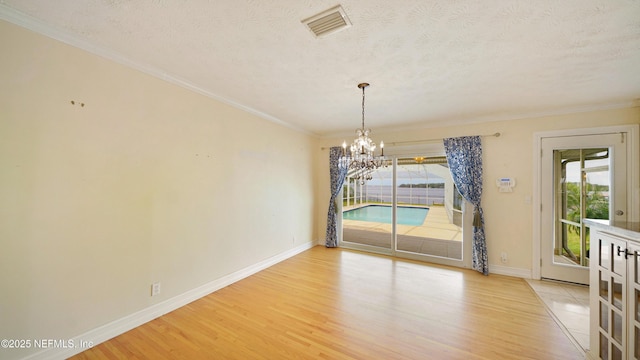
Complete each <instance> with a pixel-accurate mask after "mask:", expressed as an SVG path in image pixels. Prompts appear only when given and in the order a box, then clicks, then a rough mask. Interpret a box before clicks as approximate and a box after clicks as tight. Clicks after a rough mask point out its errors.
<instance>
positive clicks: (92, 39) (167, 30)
mask: <svg viewBox="0 0 640 360" xmlns="http://www.w3.org/2000/svg"><path fill="white" fill-rule="evenodd" d="M336 4H337V3H335V2H334V0H331V1H325V0H274V1H265V0H189V1H186V0H181V1H179V0H173V1H172V0H140V1H126V0H56V1H50V0H0V19H5V20H9V21H11V22H14V23H17V24H19V25H22V26H26V27H29V28H32V29H34V30H36V31H39V32H42V33H44V34H45V35H49V36H52V37H54V38H58V39H61V40H63V41H66V42H68V43H71V44H73V45H76V46H80V47H83V48H85V49H88V50H90V51H93V52H97V53H99V54H100V55H102V56H106V57H110V58H112V59H115V60H117V61H120V62H123V63H126V64H127V65H131V66H133V67H135V68H138V69H140V70H143V71H146V72H149V73H152V74H154V75H157V76H160V77H163V78H165V79H168V80H170V81H174V82H177V83H180V84H182V85H183V86H187V87H189V88H191V89H194V90H196V91H199V92H201V93H205V94H208V95H210V96H213V97H215V98H218V99H222V100H224V101H226V102H229V103H232V104H235V105H236V106H240V107H242V108H245V109H247V110H249V111H252V112H254V113H258V114H260V115H262V116H263V117H265V118H267V119H270V120H274V121H276V122H281V123H284V124H287V125H288V126H290V127H293V128H296V129H302V130H305V131H307V132H309V133H313V134H316V135H320V136H328V135H335V134H342V133H345V132H352V131H353V129H355V128H357V127H359V126H360V121H361V108H360V106H361V100H362V99H361V96H362V93H361V91H360V89H358V88H357V84H358V83H360V82H369V83H371V86H370V87H369V88H367V90H366V125H367V127H371V128H373V130H374V133H375V132H376V130H380V129H382V128H386V129H390V128H413V127H429V126H442V125H455V124H464V123H468V122H478V121H488V120H494V119H500V120H502V119H514V118H520V117H526V116H534V115H540V114H552V113H562V112H570V111H580V110H586V109H595V108H606V107H614V106H625V105H629V104H631V103H632V102H633V101H634V100H636V101H637V99H638V98H640V1H638V0H535V1H531V0H473V1H472V0H458V1H453V0H415V1H408V0H396V1H389V0H343V1H341V2H340V5H342V7H343V8H344V10H345V12H346V14H347V16H348V17H349V19H350V20H351V23H352V24H353V26H352V27H350V28H348V29H345V30H342V31H340V32H337V33H334V34H331V35H329V36H326V37H323V38H315V37H314V35H313V34H312V33H311V32H310V31H309V30H308V29H307V28H306V27H305V26H304V25H303V24H302V23H301V20H303V19H305V18H308V17H310V16H312V15H315V14H316V13H319V12H321V11H324V10H326V9H328V8H331V7H333V6H335V5H336Z"/></svg>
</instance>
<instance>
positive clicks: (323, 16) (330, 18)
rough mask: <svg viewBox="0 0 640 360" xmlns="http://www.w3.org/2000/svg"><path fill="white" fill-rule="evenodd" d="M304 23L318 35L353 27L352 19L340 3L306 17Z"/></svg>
mask: <svg viewBox="0 0 640 360" xmlns="http://www.w3.org/2000/svg"><path fill="white" fill-rule="evenodd" d="M302 23H303V24H305V25H307V26H308V27H309V30H311V32H312V33H313V34H314V35H315V36H316V37H322V36H325V35H329V34H333V33H335V32H338V31H340V30H344V29H346V28H348V27H351V21H349V18H348V17H347V14H346V13H345V12H344V9H343V8H342V6H340V5H338V6H336V7H332V8H331V9H329V10H327V11H323V12H321V13H320V14H318V15H314V16H312V17H310V18H307V19H304V20H302Z"/></svg>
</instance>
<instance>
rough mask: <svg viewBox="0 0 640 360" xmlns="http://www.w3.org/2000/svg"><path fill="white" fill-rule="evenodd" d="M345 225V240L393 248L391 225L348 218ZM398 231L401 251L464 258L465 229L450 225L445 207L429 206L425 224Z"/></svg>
mask: <svg viewBox="0 0 640 360" xmlns="http://www.w3.org/2000/svg"><path fill="white" fill-rule="evenodd" d="M351 208H356V207H350V209H351ZM342 225H343V241H348V242H353V243H359V244H365V245H372V246H377V247H382V248H386V249H390V248H391V224H385V223H377V222H370V221H357V220H346V219H345V220H343V222H342ZM396 230H397V237H398V250H402V251H410V252H415V253H419V254H428V255H433V256H442V257H448V258H454V259H460V258H462V229H461V228H460V227H458V226H456V225H454V224H451V223H450V222H449V218H448V216H447V213H446V210H445V209H444V207H441V206H430V207H429V212H428V213H427V216H426V217H425V219H424V222H423V223H422V225H419V226H411V225H397V227H396Z"/></svg>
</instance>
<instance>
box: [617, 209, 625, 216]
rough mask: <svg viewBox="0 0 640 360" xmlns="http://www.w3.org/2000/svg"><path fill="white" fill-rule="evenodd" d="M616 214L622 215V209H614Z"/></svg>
mask: <svg viewBox="0 0 640 360" xmlns="http://www.w3.org/2000/svg"><path fill="white" fill-rule="evenodd" d="M616 215H618V216H621V215H624V211H622V210H616Z"/></svg>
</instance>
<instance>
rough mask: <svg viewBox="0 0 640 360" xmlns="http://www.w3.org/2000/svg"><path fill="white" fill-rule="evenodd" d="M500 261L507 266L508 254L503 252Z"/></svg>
mask: <svg viewBox="0 0 640 360" xmlns="http://www.w3.org/2000/svg"><path fill="white" fill-rule="evenodd" d="M500 261H502V263H504V264H506V263H507V253H506V252H503V253H502V254H500Z"/></svg>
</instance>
